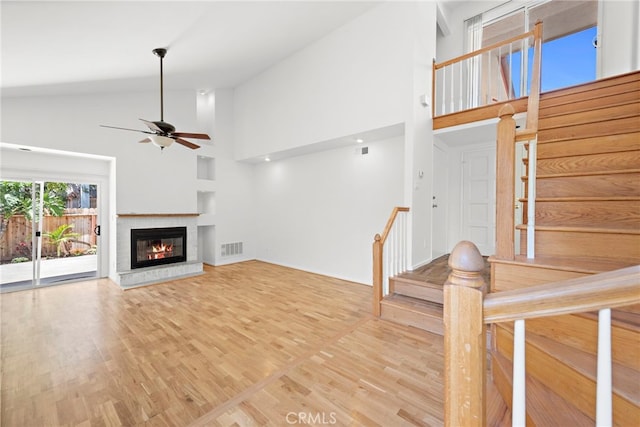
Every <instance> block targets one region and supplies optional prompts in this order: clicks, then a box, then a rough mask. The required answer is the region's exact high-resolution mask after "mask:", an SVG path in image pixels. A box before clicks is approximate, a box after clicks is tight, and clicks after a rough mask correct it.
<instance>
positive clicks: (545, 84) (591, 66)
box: [506, 27, 597, 98]
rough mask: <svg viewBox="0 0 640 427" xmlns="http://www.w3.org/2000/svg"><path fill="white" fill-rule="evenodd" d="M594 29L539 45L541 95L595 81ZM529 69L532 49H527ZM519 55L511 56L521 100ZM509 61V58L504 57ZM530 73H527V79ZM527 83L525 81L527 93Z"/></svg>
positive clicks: (516, 94) (515, 81) (531, 60)
mask: <svg viewBox="0 0 640 427" xmlns="http://www.w3.org/2000/svg"><path fill="white" fill-rule="evenodd" d="M596 33H597V27H591V28H587V29H586V30H582V31H579V32H577V33H573V34H570V35H568V36H565V37H561V38H558V39H555V40H552V41H549V42H545V43H543V45H542V88H541V90H542V92H546V91H550V90H554V89H559V88H563V87H568V86H573V85H577V84H580V83H585V82H590V81H592V80H595V78H596V49H595V48H594V47H593V39H594V38H595V36H596ZM528 53H529V67H531V64H532V62H533V49H529V52H528ZM520 55H521V53H520V52H516V53H514V54H513V55H512V56H511V61H512V67H513V68H512V70H513V85H514V90H515V97H516V98H518V97H520ZM506 59H507V61H509V58H508V57H507V58H506ZM530 77H531V73H529V78H530ZM529 85H530V82H527V92H528V90H529Z"/></svg>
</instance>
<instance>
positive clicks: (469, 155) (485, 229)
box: [461, 147, 496, 255]
mask: <svg viewBox="0 0 640 427" xmlns="http://www.w3.org/2000/svg"><path fill="white" fill-rule="evenodd" d="M495 158H496V150H495V147H491V148H484V149H478V150H470V151H466V152H464V153H463V154H462V230H461V236H462V239H463V240H469V241H471V242H473V243H474V244H475V245H476V246H477V247H478V249H479V250H480V253H481V254H482V255H492V254H493V253H494V251H495V241H496V238H495V236H496V196H495V194H496V191H495V188H496V163H495Z"/></svg>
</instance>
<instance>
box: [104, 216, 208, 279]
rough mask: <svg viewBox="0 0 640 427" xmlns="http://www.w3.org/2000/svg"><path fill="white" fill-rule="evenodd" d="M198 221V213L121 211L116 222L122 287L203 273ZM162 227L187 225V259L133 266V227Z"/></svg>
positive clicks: (117, 263)
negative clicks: (199, 256)
mask: <svg viewBox="0 0 640 427" xmlns="http://www.w3.org/2000/svg"><path fill="white" fill-rule="evenodd" d="M197 220H198V215H197V214H119V215H118V218H117V222H116V226H117V234H116V235H117V259H116V271H117V277H116V282H117V283H118V284H119V285H120V286H121V287H123V288H131V287H135V286H143V285H148V284H152V283H158V282H162V281H166V280H171V279H177V278H181V277H188V276H193V275H196V274H201V273H202V262H200V261H198V224H197V222H198V221H197ZM161 227H187V261H186V262H180V263H175V264H167V265H159V266H154V267H145V268H136V269H131V229H135V228H161Z"/></svg>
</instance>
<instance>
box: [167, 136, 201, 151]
mask: <svg viewBox="0 0 640 427" xmlns="http://www.w3.org/2000/svg"><path fill="white" fill-rule="evenodd" d="M173 139H174V140H175V141H176V142H177V143H178V144H182V145H184V146H185V147H189V148H191V149H192V150H197V149H198V148H200V146H199V145H196V144H194V143H193V142H189V141H186V140H184V139H182V138H173Z"/></svg>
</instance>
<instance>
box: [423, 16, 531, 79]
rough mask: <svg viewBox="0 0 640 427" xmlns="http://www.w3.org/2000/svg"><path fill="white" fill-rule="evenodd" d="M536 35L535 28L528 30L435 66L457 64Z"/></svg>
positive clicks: (437, 67) (438, 67) (436, 67)
mask: <svg viewBox="0 0 640 427" xmlns="http://www.w3.org/2000/svg"><path fill="white" fill-rule="evenodd" d="M536 25H537V24H536ZM534 35H535V28H534V29H533V30H531V31H528V32H526V33H523V34H520V35H518V36H514V37H511V38H510V39H507V40H503V41H501V42H498V43H494V44H492V45H490V46H487V47H483V48H482V49H478V50H474V51H473V52H469V53H465V54H464V55H460V56H458V57H456V58H453V59H449V60H448V61H444V62H441V63H439V64H434V67H435V69H436V70H438V69H440V68H442V67H446V66H447V65H451V64H455V63H456V62H461V61H464V60H465V59H469V58H473V57H474V56H476V55H480V54H483V53H485V52H489V51H491V50H493V49H498V48H499V47H501V46H506V45H508V44H511V43H513V42H516V41H518V40H522V39H526V38H527V37H531V36H534Z"/></svg>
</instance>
